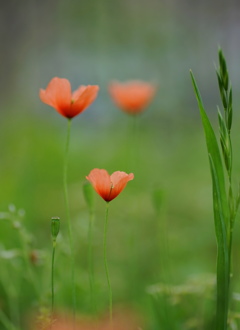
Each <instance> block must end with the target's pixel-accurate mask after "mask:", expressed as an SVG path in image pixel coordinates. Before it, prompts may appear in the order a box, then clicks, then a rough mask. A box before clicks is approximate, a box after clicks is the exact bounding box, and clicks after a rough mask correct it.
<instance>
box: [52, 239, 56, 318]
mask: <svg viewBox="0 0 240 330" xmlns="http://www.w3.org/2000/svg"><path fill="white" fill-rule="evenodd" d="M55 248H56V240H53V249H52V315H53V309H54V257H55Z"/></svg>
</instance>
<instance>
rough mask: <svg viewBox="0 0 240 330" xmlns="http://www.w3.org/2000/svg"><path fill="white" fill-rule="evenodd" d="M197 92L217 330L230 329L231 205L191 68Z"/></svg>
mask: <svg viewBox="0 0 240 330" xmlns="http://www.w3.org/2000/svg"><path fill="white" fill-rule="evenodd" d="M190 75H191V79H192V83H193V87H194V91H195V95H196V98H197V102H198V107H199V110H200V115H201V119H202V124H203V128H204V132H205V137H206V144H207V149H208V154H209V161H210V169H211V175H212V186H213V208H214V222H215V232H216V238H217V250H218V256H217V316H216V329H217V330H225V329H227V311H228V291H229V256H228V245H229V237H230V221H229V208H228V201H227V195H226V189H225V179H224V171H223V165H222V159H221V155H220V151H219V147H218V143H217V139H216V136H215V133H214V131H213V128H212V125H211V123H210V121H209V119H208V116H207V114H206V111H205V109H204V106H203V102H202V99H201V95H200V93H199V90H198V87H197V84H196V81H195V79H194V76H193V73H192V72H191V71H190Z"/></svg>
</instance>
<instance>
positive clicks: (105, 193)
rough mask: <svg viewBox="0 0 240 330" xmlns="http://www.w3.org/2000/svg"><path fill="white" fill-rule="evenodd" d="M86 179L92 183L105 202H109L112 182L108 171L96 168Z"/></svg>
mask: <svg viewBox="0 0 240 330" xmlns="http://www.w3.org/2000/svg"><path fill="white" fill-rule="evenodd" d="M86 179H87V180H88V181H90V182H91V183H92V185H93V188H94V189H95V190H96V192H97V193H98V194H99V195H100V196H101V197H102V198H103V199H104V200H105V201H108V198H109V194H110V190H111V180H110V175H109V174H108V172H107V171H106V170H101V169H98V168H95V169H93V170H92V171H91V172H90V173H89V175H88V176H87V177H86Z"/></svg>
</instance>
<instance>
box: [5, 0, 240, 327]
mask: <svg viewBox="0 0 240 330" xmlns="http://www.w3.org/2000/svg"><path fill="white" fill-rule="evenodd" d="M239 6H240V5H239V3H238V2H237V1H233V0H231V1H228V2H226V1H211V2H209V1H206V0H204V1H198V2H195V1H188V0H182V1H177V0H168V1H167V0H165V1H158V0H121V1H117V0H88V1H77V0H72V1H61V0H60V1H57V0H51V1H36V0H35V1H30V0H26V1H21V2H20V1H16V0H15V1H13V0H12V1H5V2H2V3H1V11H0V40H1V51H0V63H1V71H0V72H1V74H0V151H1V160H0V187H1V189H0V212H1V211H2V212H7V210H8V207H9V204H13V205H15V207H16V209H17V210H19V209H23V210H24V211H25V217H24V219H22V220H21V221H23V222H24V226H25V227H26V228H27V230H28V231H29V232H30V233H31V235H32V236H31V240H30V243H29V246H30V249H32V250H33V251H35V250H37V251H40V252H41V251H44V253H43V254H44V258H43V261H42V264H41V262H40V263H39V264H37V265H35V266H34V267H36V269H34V272H36V273H37V274H41V275H39V278H41V279H42V278H44V280H41V281H40V280H39V281H40V282H39V286H40V287H41V290H42V295H43V297H42V301H41V303H42V305H46V306H47V305H48V298H49V292H48V291H49V282H48V276H49V274H48V271H49V269H47V270H46V269H45V268H47V267H46V265H45V266H44V265H43V264H44V263H45V264H46V263H47V262H48V261H49V260H48V253H49V256H50V254H51V237H50V230H49V226H50V218H51V217H52V216H56V215H57V216H60V217H61V221H62V225H61V229H62V230H61V237H60V244H59V245H60V246H61V247H60V248H59V249H60V252H59V255H58V258H59V259H61V251H62V252H63V253H66V256H65V258H64V257H62V258H63V261H62V265H66V267H69V265H68V262H69V260H68V257H67V256H68V238H67V226H66V220H65V208H64V199H63V189H62V166H63V154H64V146H65V138H66V129H67V121H66V119H65V118H63V117H61V116H60V115H59V114H58V113H57V112H56V111H55V110H54V109H52V108H50V107H48V106H47V105H45V104H43V103H41V101H40V99H39V96H38V93H39V89H40V88H46V86H47V84H48V82H49V81H50V80H51V79H52V77H54V76H58V77H63V78H67V79H69V80H70V82H71V84H72V88H73V89H76V88H77V87H78V86H79V85H81V84H85V85H87V84H98V85H99V86H100V92H99V96H98V98H97V99H96V101H95V102H94V104H93V105H91V107H90V108H89V109H87V110H86V111H85V112H84V113H83V114H81V115H79V116H78V117H76V118H74V120H73V126H72V135H71V145H70V159H69V194H70V206H71V215H72V220H73V228H74V235H75V237H74V244H75V257H76V263H77V267H78V268H77V269H78V270H77V274H78V275H77V278H78V283H77V286H78V310H79V312H80V313H83V314H84V313H89V312H90V311H89V310H91V308H89V297H88V295H89V292H88V290H89V288H88V266H87V242H88V241H87V228H88V212H87V207H86V203H85V201H84V198H83V194H82V185H83V183H84V182H85V176H86V175H87V174H88V173H89V172H90V170H91V169H93V168H95V167H99V168H105V169H107V170H108V171H109V172H113V171H115V170H123V171H127V172H130V171H131V172H134V174H135V179H134V181H132V182H130V183H129V184H128V186H127V188H126V190H125V191H124V192H123V193H122V194H121V195H120V196H119V197H118V198H117V199H116V200H115V201H113V202H112V203H111V205H110V206H111V208H110V224H109V241H108V245H109V268H110V273H111V276H112V284H113V293H114V303H115V304H116V305H119V304H120V305H121V304H123V305H131V306H133V309H136V310H137V311H138V312H139V311H140V313H142V314H143V315H144V317H143V318H144V319H145V322H146V324H147V325H148V327H149V329H150V328H151V327H152V329H156V327H155V324H157V322H158V321H157V320H158V317H159V319H161V316H159V315H158V314H157V312H156V313H155V312H153V309H152V307H151V306H152V305H151V298H150V297H149V296H150V295H149V287H150V289H152V285H154V284H156V283H159V282H161V283H162V282H164V281H165V283H166V282H167V283H170V284H174V285H178V284H181V283H184V282H185V281H188V279H189V277H191V276H195V275H196V276H198V275H202V274H205V273H214V272H215V264H216V261H215V260H216V242H215V234H214V223H213V214H212V202H211V179H210V174H209V168H208V159H207V152H206V147H205V141H204V134H203V130H202V127H201V122H200V117H199V113H198V109H197V104H196V100H195V96H194V93H193V89H192V85H191V81H190V76H189V69H192V70H193V72H194V75H195V77H196V79H197V82H198V85H199V88H200V90H201V93H202V96H203V99H204V102H205V105H206V108H207V110H208V113H209V114H210V118H211V120H212V121H213V125H214V127H215V128H216V130H217V111H216V106H217V105H220V104H221V102H220V97H219V93H218V88H217V80H216V74H215V65H218V59H217V51H218V47H219V46H221V48H222V49H223V52H224V54H225V57H226V60H227V64H228V69H229V74H230V77H231V82H232V84H233V104H234V122H233V152H234V168H233V170H234V175H233V176H234V179H235V180H236V181H235V182H236V184H235V187H234V188H235V190H236V188H237V185H238V183H237V180H239V176H240V157H239V150H240V140H239V128H240V115H239V111H238V110H239V105H240V103H239V101H240V100H239V95H240V87H239V86H240V58H239V40H240V39H239V35H240V17H239V16H240V7H239ZM115 79H117V80H120V81H126V80H130V79H142V80H145V81H150V82H154V83H157V84H158V86H159V88H158V91H157V94H156V97H155V98H154V100H153V102H152V103H151V105H150V106H149V107H148V109H146V111H145V112H144V113H142V114H141V115H140V116H139V117H138V118H136V119H137V125H136V126H137V127H136V128H135V130H134V132H133V129H132V128H133V126H134V124H136V123H133V121H134V119H133V118H132V117H129V116H128V115H127V114H125V113H123V112H121V110H119V109H117V107H116V106H115V105H114V104H113V102H112V101H111V99H110V97H109V95H108V84H109V82H110V81H111V80H115ZM156 191H158V192H159V191H160V198H158V205H159V206H160V211H159V213H158V212H157V211H158V210H156V209H155V207H154V203H153V195H154V193H156ZM95 197H96V217H95V232H94V235H95V243H94V258H95V272H96V274H97V275H96V277H97V287H98V295H99V297H100V298H99V300H98V301H101V302H100V303H99V311H104V310H105V309H106V306H107V294H106V293H107V287H106V280H105V273H104V268H103V254H102V234H103V223H104V212H105V205H104V202H103V201H102V200H101V199H100V197H99V196H97V195H96V196H95ZM13 205H12V206H11V207H10V210H11V211H12V212H13V213H14V212H15V211H14V207H13ZM20 213H21V212H20ZM21 214H22V213H21ZM0 225H1V229H0V239H1V249H2V251H7V250H9V249H10V250H12V249H15V248H17V247H18V245H19V244H20V243H19V238H18V234H17V233H16V230H15V229H16V228H15V229H14V228H11V227H10V226H9V223H8V222H5V221H2V222H0ZM239 234H240V233H239V218H238V219H237V223H236V233H235V242H234V243H235V244H236V245H235V249H234V258H235V259H234V260H237V259H238V260H239V246H238V245H237V243H238V239H237V238H238V236H239ZM164 242H165V243H164ZM166 242H167V243H166ZM166 246H167V248H166ZM3 255H4V254H3ZM40 256H41V253H40ZM39 258H40V257H39ZM3 259H4V258H3ZM3 262H5V264H6V273H5V278H8V276H7V274H8V271H9V272H10V271H11V267H12V266H9V265H8V261H6V258H5V259H4V261H3ZM166 264H168V266H167V267H166ZM14 267H21V266H19V264H18V263H16V264H15V265H14ZM37 267H39V270H38V268H37ZM44 267H45V268H44ZM66 267H65V268H64V269H66ZM0 268H2V266H1V267H0ZM166 268H168V271H167V272H166ZM16 269H18V268H16ZM19 269H20V268H19ZM44 269H45V270H44ZM233 271H234V274H236V277H234V280H235V279H236V280H235V283H234V285H235V287H234V289H236V290H238V289H240V283H239V281H238V278H239V274H240V269H239V266H238V264H236V263H235V262H234V263H233ZM0 272H1V271H0ZM63 273H64V274H63ZM16 274H17V272H16ZM57 274H58V278H59V279H61V281H60V280H59V283H58V284H57V291H58V293H57V297H56V304H57V306H59V307H65V308H66V307H69V306H70V305H71V297H70V293H69V286H70V284H69V278H70V277H69V276H70V275H69V274H67V273H65V270H63V269H61V263H60V264H59V265H58V266H57ZM56 281H57V280H56ZM6 283H7V282H6ZM6 283H5V284H4V283H2V284H1V288H0V289H1V296H0V306H2V308H3V310H4V311H5V312H6V314H7V315H8V314H11V313H10V312H11V311H10V308H9V306H8V303H7V302H6V300H7V299H6V297H7V293H6ZM20 287H21V286H19V287H18V289H16V288H15V287H14V284H13V288H12V290H13V292H14V293H15V294H16V296H17V295H18V297H21V299H22V301H24V303H22V304H21V306H18V314H20V312H22V313H23V314H27V310H28V308H29V309H31V308H33V309H34V308H36V305H41V303H40V302H39V301H38V303H36V301H34V297H32V296H31V294H32V293H31V290H30V289H29V290H28V289H27V281H26V282H25V286H24V287H25V289H24V290H25V293H26V292H27V291H29V292H28V293H27V294H25V293H23V292H22V291H21V288H20ZM150 291H151V290H150ZM19 295H20V296H19ZM1 297H2V298H1ZM29 297H31V299H32V300H31V299H30V298H29ZM19 299H20V298H19ZM24 299H25V300H24ZM29 301H33V302H32V303H30V306H29ZM156 306H157V307H156ZM69 308H70V307H69ZM159 308H160V309H161V307H159V306H158V305H155V311H156V310H157V311H158V310H159ZM196 310H198V307H197V309H196ZM12 313H13V314H14V313H15V314H17V312H16V311H15V312H12ZM193 313H194V311H193ZM15 314H14V315H15ZM156 315H157V316H156ZM195 316H196V315H190V316H189V319H190V320H191V318H193V324H194V317H195ZM15 317H16V315H15ZM154 317H155V319H154ZM16 318H17V317H16ZM186 318H187V317H186ZM154 320H156V321H154ZM21 322H23V321H21ZM21 322H20V323H21ZM155 322H156V323H155ZM183 323H184V322H183ZM159 324H161V323H159ZM189 324H192V323H189ZM154 327H155V328H154ZM183 328H184V329H187V326H186V325H184V326H183ZM189 328H191V326H189ZM200 328H201V327H200ZM179 329H180V328H179ZM193 329H194V327H193Z"/></svg>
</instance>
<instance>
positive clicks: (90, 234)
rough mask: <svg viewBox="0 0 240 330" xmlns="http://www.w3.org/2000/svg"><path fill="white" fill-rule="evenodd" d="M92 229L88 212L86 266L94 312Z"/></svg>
mask: <svg viewBox="0 0 240 330" xmlns="http://www.w3.org/2000/svg"><path fill="white" fill-rule="evenodd" d="M92 229H93V212H92V211H90V214H89V225H88V266H89V285H90V298H91V306H92V309H93V311H94V312H96V303H95V292H94V291H95V290H94V271H93V257H92Z"/></svg>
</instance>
